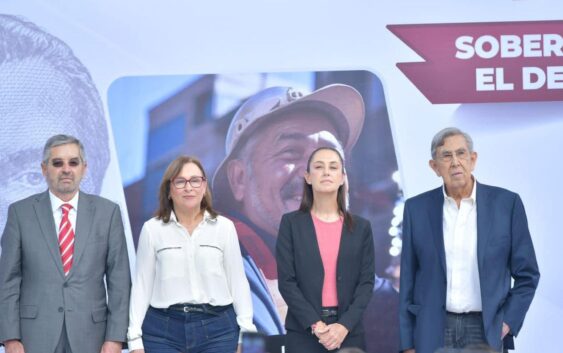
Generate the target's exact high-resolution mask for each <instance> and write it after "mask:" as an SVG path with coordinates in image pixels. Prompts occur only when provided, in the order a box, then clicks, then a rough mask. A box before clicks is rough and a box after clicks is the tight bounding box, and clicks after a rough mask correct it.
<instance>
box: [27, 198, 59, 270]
mask: <svg viewBox="0 0 563 353" xmlns="http://www.w3.org/2000/svg"><path fill="white" fill-rule="evenodd" d="M35 201H36V202H35V204H34V205H33V208H34V209H35V215H36V216H37V220H38V222H39V227H40V228H41V234H43V240H45V243H46V244H47V248H48V249H49V252H50V253H51V256H52V257H53V261H54V262H55V267H56V268H57V269H58V270H59V273H60V274H61V276H63V277H64V273H63V262H62V260H61V253H60V251H59V241H58V235H57V226H56V225H55V220H54V219H53V210H52V209H51V199H50V198H49V191H46V192H44V193H42V194H39V195H37V198H36V199H35Z"/></svg>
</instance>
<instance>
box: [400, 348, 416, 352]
mask: <svg viewBox="0 0 563 353" xmlns="http://www.w3.org/2000/svg"><path fill="white" fill-rule="evenodd" d="M403 353H415V352H414V348H409V349H407V350H404V351H403Z"/></svg>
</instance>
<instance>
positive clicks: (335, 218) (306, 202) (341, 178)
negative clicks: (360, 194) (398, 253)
mask: <svg viewBox="0 0 563 353" xmlns="http://www.w3.org/2000/svg"><path fill="white" fill-rule="evenodd" d="M345 184H346V173H345V170H344V160H343V158H342V155H341V153H340V152H339V151H338V150H336V149H334V148H328V147H322V148H319V149H317V150H315V151H314V152H313V153H312V154H311V156H310V157H309V160H308V162H307V171H306V173H305V180H304V185H303V198H302V200H301V206H300V207H299V210H298V211H295V212H291V213H287V214H285V215H284V216H283V217H282V220H281V224H280V229H279V233H278V240H277V244H276V257H277V265H278V278H279V284H278V285H279V289H280V292H281V294H282V296H283V298H284V299H285V301H286V303H287V305H288V313H287V317H286V321H285V326H286V330H287V336H286V352H287V353H302V352H307V353H315V352H332V351H336V350H337V349H339V348H340V347H359V348H362V349H365V347H364V346H365V344H364V335H363V327H362V317H363V312H364V309H365V308H366V306H367V304H368V302H369V300H370V298H371V295H372V291H373V286H374V276H375V266H374V251H373V238H372V232H371V225H370V223H369V221H367V220H366V219H364V218H361V217H358V216H355V215H352V214H350V213H349V212H348V211H347V205H346V200H347V196H346V193H347V190H346V186H345Z"/></svg>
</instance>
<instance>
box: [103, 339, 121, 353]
mask: <svg viewBox="0 0 563 353" xmlns="http://www.w3.org/2000/svg"><path fill="white" fill-rule="evenodd" d="M122 348H123V344H122V343H121V342H114V341H105V342H104V344H103V345H102V350H101V351H100V353H121V349H122Z"/></svg>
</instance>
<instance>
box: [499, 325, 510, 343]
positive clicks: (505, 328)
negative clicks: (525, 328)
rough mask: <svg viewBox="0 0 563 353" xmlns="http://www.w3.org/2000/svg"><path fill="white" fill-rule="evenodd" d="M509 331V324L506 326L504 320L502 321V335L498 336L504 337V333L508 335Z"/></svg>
mask: <svg viewBox="0 0 563 353" xmlns="http://www.w3.org/2000/svg"><path fill="white" fill-rule="evenodd" d="M509 332H510V326H508V325H507V324H506V322H503V323H502V336H501V337H500V339H501V340H502V339H504V337H506V335H508V333H509Z"/></svg>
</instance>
